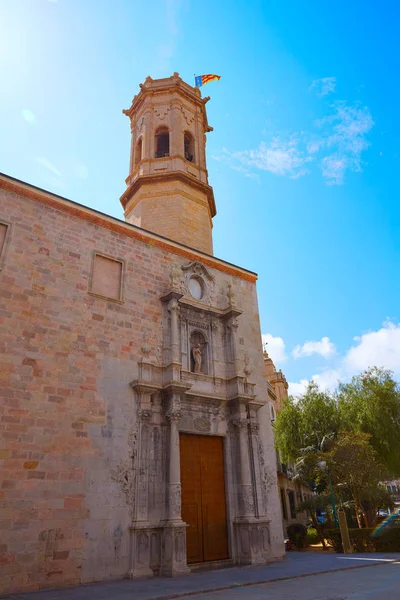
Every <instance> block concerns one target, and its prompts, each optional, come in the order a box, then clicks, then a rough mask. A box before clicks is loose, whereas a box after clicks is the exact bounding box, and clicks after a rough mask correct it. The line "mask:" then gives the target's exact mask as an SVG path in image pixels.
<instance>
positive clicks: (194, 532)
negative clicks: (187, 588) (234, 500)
mask: <svg viewBox="0 0 400 600" xmlns="http://www.w3.org/2000/svg"><path fill="white" fill-rule="evenodd" d="M180 450H181V482H182V519H183V520H184V521H185V522H186V523H187V524H188V525H189V527H188V528H187V559H188V563H191V562H203V561H209V560H222V559H224V558H228V538H227V522H226V500H225V478H224V453H223V439H222V438H221V437H212V436H201V435H189V434H181V435H180Z"/></svg>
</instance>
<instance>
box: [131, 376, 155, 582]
mask: <svg viewBox="0 0 400 600" xmlns="http://www.w3.org/2000/svg"><path fill="white" fill-rule="evenodd" d="M131 385H132V387H133V389H134V390H135V392H136V393H137V397H138V411H137V423H138V439H137V447H138V452H137V457H136V460H137V473H138V476H137V483H136V490H135V496H136V502H135V512H134V515H133V521H132V526H131V544H132V546H131V550H132V551H131V566H130V569H129V572H128V578H130V579H133V578H137V577H152V576H153V570H152V569H151V568H150V562H151V556H150V550H151V548H150V546H151V535H152V531H153V530H154V528H152V527H151V526H150V523H149V520H148V509H149V450H150V437H151V436H150V434H151V428H152V424H151V421H152V415H153V413H152V401H151V399H152V394H153V393H154V392H156V391H157V389H158V388H157V386H155V385H153V384H151V383H150V382H148V381H143V380H137V381H133V382H132V384H131Z"/></svg>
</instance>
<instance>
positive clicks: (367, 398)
mask: <svg viewBox="0 0 400 600" xmlns="http://www.w3.org/2000/svg"><path fill="white" fill-rule="evenodd" d="M336 397H337V404H338V410H339V415H340V423H341V429H344V430H347V431H355V432H357V431H360V432H363V433H368V434H369V435H370V436H371V438H370V443H371V445H372V446H373V448H374V449H375V450H376V452H377V454H378V456H379V459H380V460H381V461H382V462H383V463H384V465H385V466H386V467H387V469H388V470H389V471H390V472H391V473H393V474H394V475H400V388H399V385H398V384H397V382H396V381H394V379H393V375H392V373H391V371H387V370H385V369H378V368H377V367H373V368H371V369H368V370H367V371H365V372H364V373H361V374H360V375H357V376H355V377H353V379H352V380H351V382H350V383H345V384H339V387H338V391H337V394H336Z"/></svg>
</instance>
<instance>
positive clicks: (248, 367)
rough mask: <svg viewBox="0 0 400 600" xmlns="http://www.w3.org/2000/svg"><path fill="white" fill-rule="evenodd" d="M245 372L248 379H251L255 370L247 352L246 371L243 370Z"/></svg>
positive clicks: (245, 356) (245, 359)
mask: <svg viewBox="0 0 400 600" xmlns="http://www.w3.org/2000/svg"><path fill="white" fill-rule="evenodd" d="M243 372H244V374H245V375H246V377H249V376H250V375H251V374H252V372H253V369H252V368H251V366H250V359H249V355H248V354H247V352H246V354H245V355H244V369H243Z"/></svg>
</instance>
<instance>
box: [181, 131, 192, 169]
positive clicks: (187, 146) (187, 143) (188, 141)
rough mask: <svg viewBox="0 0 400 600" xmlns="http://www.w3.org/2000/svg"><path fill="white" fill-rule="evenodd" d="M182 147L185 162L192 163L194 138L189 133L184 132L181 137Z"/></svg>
mask: <svg viewBox="0 0 400 600" xmlns="http://www.w3.org/2000/svg"><path fill="white" fill-rule="evenodd" d="M183 145H184V153H185V158H186V160H188V161H189V162H192V163H194V162H195V159H194V137H193V136H192V134H191V133H190V131H185V133H184V135H183Z"/></svg>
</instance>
